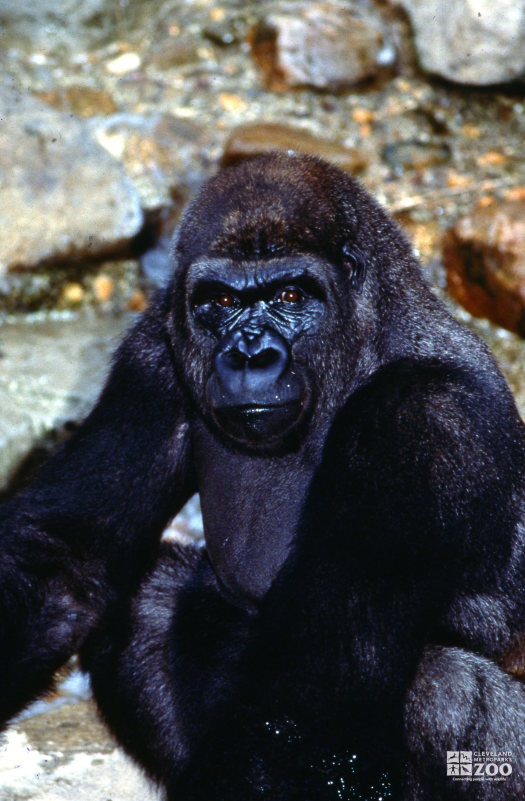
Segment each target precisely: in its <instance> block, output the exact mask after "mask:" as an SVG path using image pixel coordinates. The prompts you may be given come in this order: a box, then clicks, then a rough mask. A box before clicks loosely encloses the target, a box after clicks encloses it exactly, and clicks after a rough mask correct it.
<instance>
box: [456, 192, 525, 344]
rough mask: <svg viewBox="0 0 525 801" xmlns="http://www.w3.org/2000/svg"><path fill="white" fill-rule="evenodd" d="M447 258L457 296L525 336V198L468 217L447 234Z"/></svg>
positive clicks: (477, 311) (484, 207)
mask: <svg viewBox="0 0 525 801" xmlns="http://www.w3.org/2000/svg"><path fill="white" fill-rule="evenodd" d="M443 258H444V262H445V267H446V269H447V280H448V288H449V291H450V294H451V295H452V296H453V297H455V298H456V300H458V301H459V302H460V303H461V304H462V305H463V306H464V307H465V308H466V309H468V311H470V312H471V313H472V314H474V315H476V316H477V317H488V318H489V319H490V320H492V321H493V322H495V323H497V324H498V325H501V326H503V327H504V328H508V329H510V330H511V331H515V332H517V333H519V334H521V336H524V337H525V200H521V201H519V200H517V201H506V202H503V203H499V204H497V203H493V204H491V205H488V206H487V205H482V206H480V207H478V208H477V209H475V210H474V211H473V212H471V213H470V214H468V215H466V216H465V217H462V218H461V219H460V220H458V221H457V223H456V224H455V225H454V227H453V228H451V229H450V230H449V231H448V232H447V234H446V236H445V240H444V246H443Z"/></svg>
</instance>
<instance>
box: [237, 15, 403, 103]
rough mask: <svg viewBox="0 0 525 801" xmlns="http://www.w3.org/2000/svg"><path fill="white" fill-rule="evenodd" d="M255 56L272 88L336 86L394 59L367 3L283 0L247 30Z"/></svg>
mask: <svg viewBox="0 0 525 801" xmlns="http://www.w3.org/2000/svg"><path fill="white" fill-rule="evenodd" d="M250 41H251V44H252V50H253V55H254V58H255V60H256V61H257V62H258V64H259V66H260V67H261V69H262V71H263V73H264V76H265V79H266V82H267V84H268V85H269V86H270V87H271V88H272V89H277V90H283V89H285V88H286V87H296V86H311V87H314V88H316V89H328V90H331V91H338V90H340V89H344V88H345V87H348V86H350V85H352V84H356V83H359V82H360V81H364V80H366V79H367V78H372V77H374V76H376V75H377V74H378V72H380V71H381V69H382V68H384V67H385V66H391V65H392V63H393V62H394V60H395V52H394V49H393V45H392V42H391V41H389V39H388V35H387V32H386V29H385V27H384V25H383V23H382V20H381V17H380V16H379V14H378V13H377V10H376V9H375V7H374V6H373V5H371V4H368V3H363V2H360V3H357V2H350V3H345V5H344V7H343V6H342V5H341V4H338V3H309V4H304V3H281V4H278V5H276V7H275V9H274V10H272V11H271V12H270V13H269V14H268V15H267V16H266V17H264V18H263V19H262V20H261V21H260V22H259V23H258V24H257V25H256V26H255V27H254V28H253V29H252V31H251V33H250Z"/></svg>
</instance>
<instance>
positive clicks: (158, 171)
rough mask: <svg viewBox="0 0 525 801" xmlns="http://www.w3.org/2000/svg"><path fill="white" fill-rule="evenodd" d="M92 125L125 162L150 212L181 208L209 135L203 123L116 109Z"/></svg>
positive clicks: (110, 150) (103, 142)
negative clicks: (116, 110)
mask: <svg viewBox="0 0 525 801" xmlns="http://www.w3.org/2000/svg"><path fill="white" fill-rule="evenodd" d="M89 127H90V131H91V133H92V135H93V137H94V139H95V140H96V141H97V142H98V144H100V145H101V146H102V147H103V148H104V149H105V150H107V152H108V153H110V154H111V155H112V156H114V158H116V159H118V160H119V161H120V162H121V163H122V165H123V167H124V169H125V171H126V173H127V175H128V176H129V177H130V178H131V180H132V182H133V185H134V187H135V189H136V191H137V192H138V194H139V197H140V201H141V205H142V208H143V209H144V210H145V211H146V212H152V211H153V212H154V211H158V210H160V209H162V208H171V207H179V210H180V207H181V203H182V201H183V200H185V199H186V198H187V195H188V192H189V187H191V186H192V185H193V182H194V180H195V175H194V174H195V172H196V170H195V165H196V163H198V159H199V153H200V150H201V148H203V147H204V146H205V144H206V142H207V139H208V134H207V133H206V131H205V130H204V129H203V128H201V127H200V126H199V125H197V123H195V122H192V121H188V120H181V119H177V118H176V117H173V116H171V115H170V114H152V115H148V116H145V115H140V114H116V115H113V116H109V117H106V118H97V119H94V120H91V122H90V124H89ZM199 178H200V175H199Z"/></svg>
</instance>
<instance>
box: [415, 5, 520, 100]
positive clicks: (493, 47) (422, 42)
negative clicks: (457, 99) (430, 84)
mask: <svg viewBox="0 0 525 801" xmlns="http://www.w3.org/2000/svg"><path fill="white" fill-rule="evenodd" d="M400 3H401V5H402V6H403V7H404V8H405V9H406V10H407V11H408V13H409V15H410V19H411V20H412V24H413V26H414V32H415V37H416V47H417V52H418V56H419V59H420V61H421V65H422V66H423V68H424V69H426V70H428V71H429V72H432V73H434V74H436V75H440V76H441V77H443V78H448V79H449V80H451V81H457V82H458V83H472V84H478V85H480V86H483V85H487V84H495V83H502V82H504V81H512V80H516V79H524V78H525V6H524V5H523V3H516V2H514V0H476V2H472V0H455V2H453V3H434V2H432V1H431V0H400Z"/></svg>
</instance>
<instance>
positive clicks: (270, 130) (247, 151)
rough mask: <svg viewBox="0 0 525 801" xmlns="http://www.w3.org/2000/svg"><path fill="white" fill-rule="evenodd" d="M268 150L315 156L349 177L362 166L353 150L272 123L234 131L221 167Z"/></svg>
mask: <svg viewBox="0 0 525 801" xmlns="http://www.w3.org/2000/svg"><path fill="white" fill-rule="evenodd" d="M271 150H283V151H285V152H289V151H291V150H292V151H294V152H296V153H306V154H309V155H315V156H319V157H320V158H324V159H326V161H331V162H332V164H335V165H336V166H337V167H339V168H340V169H342V170H346V171H347V172H350V173H358V172H360V171H361V170H362V169H363V168H364V167H365V165H366V157H365V155H364V153H363V152H362V151H360V150H357V149H356V148H351V147H343V146H342V145H340V144H338V143H337V142H332V141H331V140H330V139H323V138H321V137H319V136H313V135H312V134H311V133H308V131H303V130H301V129H300V128H292V127H291V126H289V125H279V123H275V122H273V123H272V122H267V123H264V122H256V123H252V124H248V125H241V126H239V128H236V129H235V130H234V131H233V133H232V135H231V137H230V139H228V141H227V142H226V145H225V148H224V154H223V157H222V160H221V164H222V165H223V166H225V167H227V166H228V165H229V164H235V163H236V162H238V161H242V159H246V158H250V157H252V156H258V155H261V154H262V153H268V152H269V151H271Z"/></svg>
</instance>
